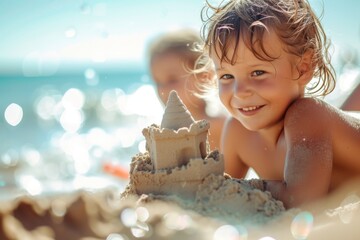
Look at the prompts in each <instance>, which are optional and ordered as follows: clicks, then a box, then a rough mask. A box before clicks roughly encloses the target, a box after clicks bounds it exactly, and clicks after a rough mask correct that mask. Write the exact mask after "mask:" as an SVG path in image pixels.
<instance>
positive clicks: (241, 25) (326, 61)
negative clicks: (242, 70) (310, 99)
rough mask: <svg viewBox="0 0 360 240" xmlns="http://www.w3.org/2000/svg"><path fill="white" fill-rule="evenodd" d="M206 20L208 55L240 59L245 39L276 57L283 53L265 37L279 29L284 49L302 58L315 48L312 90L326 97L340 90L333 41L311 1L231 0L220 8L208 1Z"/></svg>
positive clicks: (261, 54) (262, 55) (263, 54)
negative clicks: (272, 48) (273, 49)
mask: <svg viewBox="0 0 360 240" xmlns="http://www.w3.org/2000/svg"><path fill="white" fill-rule="evenodd" d="M202 20H203V27H202V31H201V32H202V38H203V39H204V48H203V54H204V57H203V58H202V59H209V58H208V56H210V54H216V56H217V57H218V58H219V59H220V61H221V62H224V61H225V62H227V63H230V64H235V62H236V52H237V51H236V50H237V48H238V47H239V44H240V43H239V42H240V41H239V40H240V38H241V39H242V40H243V42H244V44H245V45H246V47H247V48H248V49H250V50H251V51H252V52H253V54H254V55H255V56H256V57H257V58H258V59H261V60H265V61H273V60H275V59H276V57H277V56H271V55H270V54H269V53H267V51H266V47H265V46H264V40H263V39H264V38H263V36H264V33H265V32H267V31H274V32H275V33H276V34H277V36H278V37H279V39H280V41H281V42H282V43H283V44H284V46H285V48H284V51H286V52H288V53H290V54H293V55H295V56H298V57H301V56H302V55H303V54H304V53H305V52H306V51H308V50H311V51H312V52H313V59H312V64H313V65H312V66H313V68H314V73H313V77H314V79H313V81H314V82H313V81H312V82H311V83H312V84H308V86H307V91H308V94H312V95H316V96H325V95H327V94H329V93H330V92H331V91H332V90H333V89H334V87H335V71H334V68H333V66H332V65H331V62H330V60H331V59H330V54H329V46H330V41H329V40H328V38H327V37H326V34H325V32H324V29H323V27H322V26H321V23H320V20H319V18H318V17H317V16H316V14H315V13H314V11H313V10H312V9H311V7H310V4H309V3H308V1H307V0H229V1H223V2H222V3H220V5H219V6H216V7H215V6H212V5H211V4H210V3H209V2H208V0H207V1H206V6H205V7H204V8H203V10H202ZM205 55H207V56H205ZM199 62H201V66H205V65H206V64H204V62H203V60H200V61H199ZM208 64H209V63H208ZM208 64H207V65H208ZM299 74H301V72H299Z"/></svg>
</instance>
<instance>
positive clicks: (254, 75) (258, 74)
mask: <svg viewBox="0 0 360 240" xmlns="http://www.w3.org/2000/svg"><path fill="white" fill-rule="evenodd" d="M264 73H265V71H262V70H255V71H253V72H252V73H251V76H252V77H258V76H261V75H263V74H264Z"/></svg>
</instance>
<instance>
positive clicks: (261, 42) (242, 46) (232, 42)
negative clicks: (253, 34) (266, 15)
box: [210, 29, 286, 62]
mask: <svg viewBox="0 0 360 240" xmlns="http://www.w3.org/2000/svg"><path fill="white" fill-rule="evenodd" d="M248 37H249V36H244V35H240V37H239V40H238V41H236V37H235V36H230V37H229V39H227V42H228V43H227V44H225V45H224V43H222V42H221V41H220V40H218V41H217V42H215V43H214V44H213V45H212V47H211V49H210V57H211V58H212V59H213V60H215V62H216V61H219V60H220V58H223V57H224V56H223V55H226V57H225V59H233V57H235V58H236V62H242V61H250V60H254V61H256V60H264V59H259V57H258V56H257V54H256V53H258V54H260V55H261V56H262V57H264V58H265V59H266V58H267V57H266V56H271V58H274V59H275V58H278V57H280V56H281V55H283V53H284V52H285V51H284V49H285V48H286V46H285V45H284V43H283V42H282V41H281V40H280V38H279V36H278V35H277V34H276V32H275V31H274V30H271V29H269V30H267V31H265V32H264V34H263V36H262V39H253V41H252V46H250V41H249V38H248ZM251 48H253V49H251ZM254 51H255V52H256V53H255V52H254Z"/></svg>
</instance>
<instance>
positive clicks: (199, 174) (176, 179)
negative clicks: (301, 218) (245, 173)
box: [122, 91, 285, 225]
mask: <svg viewBox="0 0 360 240" xmlns="http://www.w3.org/2000/svg"><path fill="white" fill-rule="evenodd" d="M209 127H210V126H209V123H208V122H207V121H206V120H200V121H195V120H194V119H193V117H192V116H191V113H190V112H189V111H188V110H187V108H186V106H185V105H184V104H183V102H182V101H181V99H179V97H178V95H177V93H176V92H175V91H172V92H171V93H170V95H169V100H168V102H167V105H166V108H165V112H164V116H163V120H162V123H161V126H157V125H156V124H153V125H151V126H149V127H147V128H145V129H144V130H143V134H144V136H145V139H146V146H147V151H146V152H145V153H139V154H138V155H136V156H135V157H133V159H132V162H131V167H130V182H129V184H128V186H127V188H126V190H125V191H124V192H123V193H122V197H123V198H125V199H126V198H128V197H134V196H136V197H140V200H139V202H150V201H154V200H161V201H166V202H170V201H171V202H174V203H176V204H178V205H179V206H180V207H182V208H184V209H188V210H192V211H195V212H197V213H199V214H201V215H203V216H210V217H213V218H216V219H219V220H221V221H225V222H229V223H236V224H246V225H254V224H256V225H260V224H264V223H266V222H267V221H269V220H271V219H274V217H276V216H280V215H281V213H283V212H285V208H284V206H283V204H282V202H280V201H277V200H276V199H274V198H272V196H271V195H270V193H269V192H263V191H262V190H261V188H262V181H261V180H258V179H253V180H236V179H232V178H231V177H230V176H228V175H226V174H225V173H224V161H223V157H222V155H221V154H220V153H219V152H218V151H217V150H213V151H210V149H209V145H208V142H207V135H208V129H209Z"/></svg>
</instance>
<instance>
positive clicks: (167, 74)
mask: <svg viewBox="0 0 360 240" xmlns="http://www.w3.org/2000/svg"><path fill="white" fill-rule="evenodd" d="M185 67H189V66H185V62H184V57H181V56H180V55H179V54H177V53H164V54H161V55H158V56H156V57H155V58H154V59H153V60H152V63H151V66H150V68H151V74H152V78H153V80H154V82H155V84H156V88H157V92H158V95H159V98H160V99H161V101H162V102H163V103H164V104H166V102H167V99H168V97H169V93H170V91H171V90H176V91H177V93H178V95H179V97H180V98H181V99H182V101H183V102H184V104H185V105H187V106H189V105H190V104H196V102H197V101H198V98H196V97H195V96H194V95H193V94H191V93H190V91H191V90H193V88H194V86H192V84H193V82H194V80H193V79H192V78H194V76H193V75H192V74H190V73H188V72H187V70H186V68H185ZM189 90H190V91H189Z"/></svg>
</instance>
